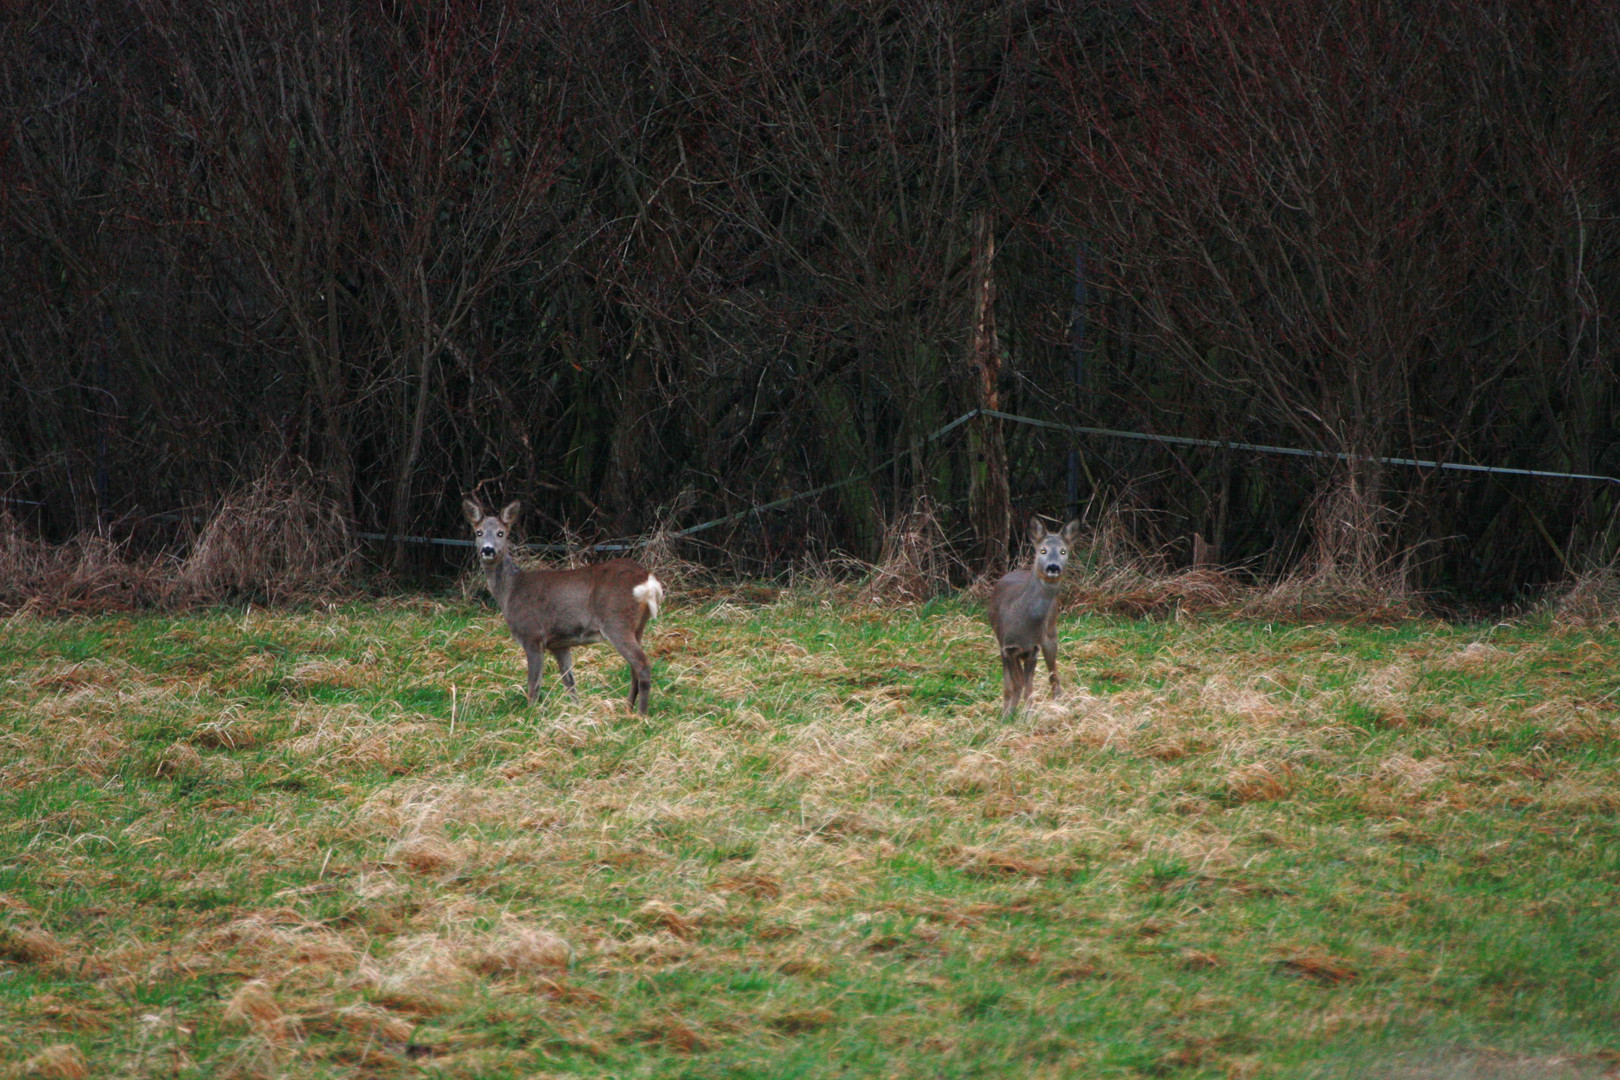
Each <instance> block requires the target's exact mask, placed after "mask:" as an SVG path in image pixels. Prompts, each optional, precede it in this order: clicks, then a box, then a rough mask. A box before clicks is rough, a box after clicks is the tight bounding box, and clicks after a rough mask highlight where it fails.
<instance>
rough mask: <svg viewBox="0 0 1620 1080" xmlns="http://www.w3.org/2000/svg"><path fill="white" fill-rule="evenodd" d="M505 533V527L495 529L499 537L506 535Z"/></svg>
mask: <svg viewBox="0 0 1620 1080" xmlns="http://www.w3.org/2000/svg"><path fill="white" fill-rule="evenodd" d="M505 535H506V530H505V529H496V530H495V536H496V538H497V539H499V538H500V537H502V536H505Z"/></svg>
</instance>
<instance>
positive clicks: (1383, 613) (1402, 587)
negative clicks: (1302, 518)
mask: <svg viewBox="0 0 1620 1080" xmlns="http://www.w3.org/2000/svg"><path fill="white" fill-rule="evenodd" d="M1310 520H1311V523H1312V530H1311V546H1310V549H1309V551H1308V552H1307V553H1306V556H1305V559H1304V560H1303V562H1302V564H1301V566H1300V567H1299V568H1298V569H1297V570H1295V571H1294V572H1293V573H1290V574H1288V575H1287V576H1285V577H1283V578H1281V579H1279V580H1278V581H1276V582H1275V583H1274V584H1272V585H1270V586H1269V587H1267V588H1263V589H1260V590H1257V591H1256V592H1254V593H1253V594H1252V595H1250V596H1249V597H1248V598H1246V599H1245V600H1244V601H1243V602H1242V603H1241V604H1239V605H1238V609H1237V614H1239V615H1242V616H1246V617H1250V618H1262V619H1269V618H1290V619H1322V618H1344V617H1361V618H1374V619H1390V618H1395V619H1400V618H1410V617H1411V616H1413V615H1415V614H1416V613H1417V610H1416V609H1417V602H1416V601H1417V598H1416V594H1415V592H1414V590H1413V589H1412V586H1411V582H1410V575H1409V570H1410V561H1411V560H1410V554H1411V553H1410V552H1402V551H1397V550H1395V544H1394V532H1395V524H1396V518H1395V514H1394V513H1393V512H1392V511H1391V510H1390V508H1389V507H1388V506H1386V505H1384V503H1383V501H1382V500H1381V499H1379V498H1378V495H1377V492H1376V490H1375V488H1374V485H1372V484H1371V483H1368V482H1367V481H1365V480H1364V479H1363V480H1360V481H1358V479H1357V478H1356V476H1355V475H1354V473H1352V474H1351V475H1349V476H1347V477H1346V478H1345V479H1343V480H1341V481H1340V482H1339V483H1338V484H1336V485H1335V486H1333V487H1331V488H1329V489H1328V490H1327V491H1326V492H1325V493H1323V494H1322V495H1321V496H1319V497H1318V498H1317V500H1316V505H1315V507H1314V508H1313V509H1312V511H1311V514H1310Z"/></svg>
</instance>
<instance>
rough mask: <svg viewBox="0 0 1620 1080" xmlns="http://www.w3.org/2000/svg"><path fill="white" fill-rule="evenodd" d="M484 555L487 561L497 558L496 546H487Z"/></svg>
mask: <svg viewBox="0 0 1620 1080" xmlns="http://www.w3.org/2000/svg"><path fill="white" fill-rule="evenodd" d="M482 554H483V556H484V558H486V559H493V558H494V557H495V545H494V544H485V545H484V548H483V552H482Z"/></svg>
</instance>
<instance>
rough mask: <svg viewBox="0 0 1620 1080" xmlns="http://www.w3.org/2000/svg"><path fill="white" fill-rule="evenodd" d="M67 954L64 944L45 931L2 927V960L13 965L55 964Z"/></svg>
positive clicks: (0, 944) (0, 951)
mask: <svg viewBox="0 0 1620 1080" xmlns="http://www.w3.org/2000/svg"><path fill="white" fill-rule="evenodd" d="M66 953H67V950H66V949H65V948H63V946H62V943H61V942H59V941H57V940H56V938H54V937H53V936H51V935H50V934H49V933H47V932H46V931H44V930H40V929H38V928H36V927H19V926H0V960H5V961H8V962H10V963H13V964H54V963H56V962H57V961H58V960H61V959H62V957H63V956H64V955H66Z"/></svg>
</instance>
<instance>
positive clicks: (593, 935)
mask: <svg viewBox="0 0 1620 1080" xmlns="http://www.w3.org/2000/svg"><path fill="white" fill-rule="evenodd" d="M855 601H856V597H855V595H854V591H853V590H852V589H846V588H842V587H838V586H834V585H830V584H827V583H825V582H822V583H816V582H811V583H808V584H805V585H803V586H801V587H798V588H795V589H793V590H789V591H784V592H779V593H778V592H773V591H772V590H770V589H767V588H762V587H752V588H750V589H747V590H743V591H737V592H715V593H711V594H707V595H706V596H705V597H704V599H702V600H701V602H698V601H695V600H693V599H692V598H691V597H690V595H688V596H687V597H686V598H684V599H683V597H682V596H680V595H677V594H672V595H671V598H670V603H669V604H668V606H667V608H666V611H665V612H664V614H663V615H662V616H661V617H660V619H659V620H658V621H657V622H655V623H653V625H652V626H651V628H650V629H649V631H648V634H647V642H648V646H649V651H650V652H651V654H652V656H653V659H654V666H655V670H654V686H653V698H652V715H651V716H650V717H647V718H642V717H639V716H636V715H633V714H630V713H628V712H627V711H626V709H625V707H624V703H623V699H624V697H625V694H626V690H627V680H626V675H625V672H624V670H623V665H622V663H621V662H620V661H619V659H618V658H617V657H616V656H615V655H614V654H613V653H612V652H611V650H609V649H607V648H606V647H605V646H604V647H598V648H596V649H591V650H584V651H583V652H582V653H581V654H580V656H579V660H578V666H577V667H576V671H577V673H578V676H579V682H580V699H579V701H578V702H577V703H576V702H573V701H571V700H570V699H569V698H568V697H567V696H566V695H564V694H563V693H561V692H560V690H559V688H558V686H557V683H556V673H555V669H553V670H552V671H551V672H550V673H549V675H548V685H547V692H546V693H545V694H544V695H543V696H542V699H541V702H540V704H539V706H538V707H537V708H535V709H533V710H530V709H528V708H527V707H526V706H525V703H524V699H523V691H522V665H521V656H520V654H519V652H518V650H517V648H516V647H515V646H514V645H513V644H512V642H511V640H510V638H509V637H508V635H507V633H506V631H505V629H504V626H502V624H501V622H500V618H499V615H498V614H497V613H495V612H494V611H493V610H492V609H491V608H489V607H488V606H487V605H486V604H485V603H484V602H482V601H480V602H473V603H467V602H461V601H455V602H436V601H430V600H399V601H392V602H383V603H373V604H351V605H344V606H339V607H336V608H331V609H323V610H309V611H302V612H300V611H266V610H264V609H260V608H256V607H255V608H249V609H240V608H238V609H217V610H212V611H204V612H195V613H190V614H180V613H168V614H161V613H159V614H143V615H129V614H126V615H117V614H113V615H106V616H99V617H94V618H64V619H57V618H44V617H40V616H38V615H33V614H24V615H21V616H15V617H13V618H11V619H9V620H7V621H5V622H4V623H0V684H3V686H4V692H3V695H0V748H3V749H0V1074H5V1075H17V1076H57V1077H72V1076H91V1075H95V1076H128V1077H139V1076H155V1075H164V1076H197V1077H201V1076H210V1077H215V1076H243V1077H258V1076H278V1077H303V1076H310V1077H317V1076H338V1075H343V1076H353V1075H364V1076H416V1075H422V1074H424V1073H426V1074H429V1075H439V1076H447V1077H448V1076H480V1077H486V1076H487V1077H503V1076H514V1077H516V1076H601V1075H618V1076H642V1077H699V1076H701V1077H727V1076H732V1077H812V1076H813V1077H822V1076H832V1075H839V1076H885V1077H967V1076H1009V1077H1011V1076H1016V1077H1029V1076H1036V1077H1041V1076H1045V1077H1074V1076H1087V1077H1109V1076H1118V1077H1128V1076H1177V1077H1183V1076H1184V1077H1250V1078H1260V1077H1290V1078H1292V1077H1301V1076H1320V1077H1351V1076H1368V1075H1376V1076H1387V1077H1414V1078H1415V1077H1436V1076H1437V1077H1476V1078H1483V1077H1487V1076H1488V1077H1510V1078H1517V1077H1525V1078H1529V1077H1555V1078H1565V1077H1567V1078H1586V1077H1598V1076H1602V1075H1605V1074H1606V1073H1607V1072H1609V1071H1610V1070H1612V1069H1613V1067H1614V1065H1615V1063H1616V1061H1620V1057H1617V1056H1616V1055H1617V1054H1620V1039H1617V1037H1616V1034H1615V1033H1616V1032H1617V1031H1620V945H1617V943H1620V903H1617V902H1616V898H1617V895H1620V894H1617V891H1616V890H1617V887H1620V846H1617V845H1616V833H1617V829H1620V826H1617V820H1620V819H1617V816H1616V810H1617V809H1620V776H1617V774H1616V770H1615V752H1616V749H1617V746H1620V723H1617V713H1616V704H1617V698H1620V676H1617V675H1616V674H1615V672H1616V670H1617V665H1616V660H1617V657H1620V637H1617V636H1616V634H1615V633H1614V632H1613V631H1612V630H1611V629H1609V628H1606V627H1602V626H1591V625H1583V626H1569V625H1565V624H1562V623H1558V622H1554V621H1550V620H1542V621H1540V622H1535V623H1526V624H1522V625H1502V626H1496V627H1490V628H1481V627H1454V626H1448V625H1445V624H1441V623H1438V622H1425V621H1420V620H1412V619H1407V620H1404V621H1401V622H1399V623H1397V624H1393V625H1390V626H1383V627H1380V626H1370V625H1364V626H1345V625H1333V624H1286V623H1279V622H1266V621H1257V620H1251V621H1241V620H1230V619H1224V618H1223V619H1214V618H1199V617H1193V616H1187V615H1184V616H1183V617H1182V618H1180V619H1156V620H1136V619H1130V618H1125V617H1121V616H1116V615H1096V614H1088V613H1084V612H1071V613H1070V614H1069V615H1068V616H1067V617H1066V618H1065V619H1064V620H1063V622H1062V625H1061V630H1060V637H1061V642H1062V644H1061V649H1062V657H1061V672H1062V674H1063V677H1064V679H1065V683H1066V687H1065V692H1064V693H1063V694H1062V695H1061V696H1060V697H1058V698H1057V699H1055V700H1053V699H1050V698H1048V697H1047V695H1046V693H1045V690H1044V686H1045V682H1044V679H1042V680H1037V686H1038V690H1037V696H1036V701H1035V704H1034V706H1033V707H1032V708H1031V709H1030V710H1029V711H1027V712H1025V713H1022V714H1020V715H1018V716H1017V717H1016V718H1015V719H1014V720H1013V721H1012V722H1011V723H1006V724H1003V723H1002V722H1000V720H999V698H1000V694H999V665H998V664H996V663H995V662H994V658H993V648H994V646H993V642H992V639H991V637H990V633H989V630H988V628H987V627H986V626H985V625H984V624H983V621H982V613H981V611H980V610H979V608H978V607H977V606H976V605H974V604H972V603H969V602H964V601H959V600H934V601H930V602H927V603H912V604H910V605H908V606H905V607H889V608H885V607H881V606H876V605H874V604H870V603H857V602H855Z"/></svg>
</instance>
